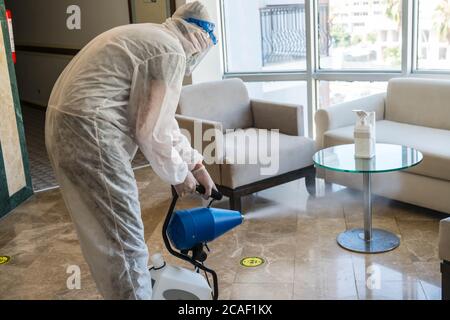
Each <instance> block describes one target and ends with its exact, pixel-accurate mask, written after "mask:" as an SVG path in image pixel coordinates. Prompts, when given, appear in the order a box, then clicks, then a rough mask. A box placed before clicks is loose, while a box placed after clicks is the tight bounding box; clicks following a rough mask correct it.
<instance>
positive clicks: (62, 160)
mask: <svg viewBox="0 0 450 320" xmlns="http://www.w3.org/2000/svg"><path fill="white" fill-rule="evenodd" d="M127 139H128V137H126V136H125V135H124V134H123V133H122V132H120V130H118V129H117V128H116V127H115V126H114V125H112V124H111V123H109V122H107V121H103V120H102V119H99V118H91V117H89V118H88V117H77V116H73V115H68V114H65V113H62V112H59V111H57V110H55V109H52V108H49V109H48V111H47V123H46V144H47V149H48V152H49V155H50V159H51V162H52V165H53V167H54V169H55V172H56V176H57V179H58V182H59V184H60V186H61V192H62V194H63V198H64V201H65V203H66V206H67V208H68V210H69V212H70V215H71V217H72V220H73V222H74V224H75V226H76V231H77V233H78V237H79V240H80V244H81V248H82V251H83V255H84V257H85V259H86V261H87V262H88V264H89V267H90V270H91V273H92V275H93V277H94V280H95V282H96V284H97V287H98V289H99V291H100V293H101V294H102V295H103V297H104V298H105V299H151V296H152V287H151V277H150V273H149V271H148V265H147V264H148V249H147V246H146V244H145V239H144V227H143V223H142V219H141V211H140V204H139V199H138V188H137V185H136V180H135V177H134V173H133V170H132V167H131V163H130V157H131V156H132V155H131V154H130V151H129V150H127V149H126V147H125V146H129V145H130V141H125V140H127ZM105 141H108V143H105ZM131 145H132V143H131Z"/></svg>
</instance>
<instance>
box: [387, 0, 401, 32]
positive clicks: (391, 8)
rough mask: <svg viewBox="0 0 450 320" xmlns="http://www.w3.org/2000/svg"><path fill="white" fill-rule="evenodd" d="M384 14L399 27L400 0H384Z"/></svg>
mask: <svg viewBox="0 0 450 320" xmlns="http://www.w3.org/2000/svg"><path fill="white" fill-rule="evenodd" d="M386 6H387V8H386V16H387V17H388V18H390V19H391V20H393V21H394V22H395V23H396V24H397V25H398V30H400V28H401V21H402V0H386Z"/></svg>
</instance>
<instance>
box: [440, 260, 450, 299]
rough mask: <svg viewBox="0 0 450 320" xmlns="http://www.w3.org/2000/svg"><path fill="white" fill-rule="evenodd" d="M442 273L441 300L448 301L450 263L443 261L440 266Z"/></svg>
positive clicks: (449, 294) (449, 292) (449, 297)
mask: <svg viewBox="0 0 450 320" xmlns="http://www.w3.org/2000/svg"><path fill="white" fill-rule="evenodd" d="M441 272H442V300H447V301H449V300H450V262H449V261H444V262H442V264H441Z"/></svg>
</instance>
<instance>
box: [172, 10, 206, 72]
mask: <svg viewBox="0 0 450 320" xmlns="http://www.w3.org/2000/svg"><path fill="white" fill-rule="evenodd" d="M165 26H166V27H168V28H169V29H170V30H171V31H172V32H173V33H174V35H175V36H177V38H178V39H179V40H180V41H181V44H182V46H183V49H184V51H185V54H186V75H187V76H190V75H191V74H192V72H193V71H194V70H195V68H196V67H197V66H198V65H199V64H200V62H201V61H202V60H203V58H204V57H205V56H206V55H207V54H208V52H209V50H211V48H212V47H213V46H214V43H213V41H212V40H211V37H210V36H209V34H208V33H207V32H205V31H204V30H203V29H201V28H200V27H197V26H195V25H193V24H191V23H188V22H185V21H183V20H180V19H168V20H167V21H166V22H165Z"/></svg>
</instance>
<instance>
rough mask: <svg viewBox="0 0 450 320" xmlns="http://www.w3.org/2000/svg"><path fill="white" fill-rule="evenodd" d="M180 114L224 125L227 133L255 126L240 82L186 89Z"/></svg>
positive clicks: (235, 80) (203, 84) (238, 80)
mask: <svg viewBox="0 0 450 320" xmlns="http://www.w3.org/2000/svg"><path fill="white" fill-rule="evenodd" d="M178 114H180V115H183V116H190V117H195V118H200V119H205V120H211V121H217V122H221V123H222V125H223V129H224V130H227V129H238V128H250V127H252V126H253V115H252V110H251V107H250V98H249V96H248V92H247V88H246V87H245V84H244V83H243V82H242V80H240V79H230V80H222V81H215V82H207V83H200V84H194V85H190V86H185V87H184V88H183V89H182V92H181V96H180V102H179V105H178Z"/></svg>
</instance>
